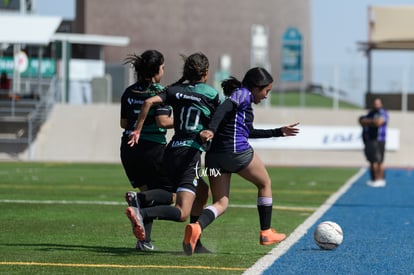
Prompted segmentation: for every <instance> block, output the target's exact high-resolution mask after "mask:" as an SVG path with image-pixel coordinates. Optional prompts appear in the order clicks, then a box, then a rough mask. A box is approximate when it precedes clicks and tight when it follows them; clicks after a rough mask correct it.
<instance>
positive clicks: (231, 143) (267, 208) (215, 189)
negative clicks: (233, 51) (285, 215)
mask: <svg viewBox="0 0 414 275" xmlns="http://www.w3.org/2000/svg"><path fill="white" fill-rule="evenodd" d="M272 83H273V78H272V76H271V75H270V74H269V73H268V72H267V71H266V70H265V69H263V68H253V69H250V70H249V71H248V72H247V73H246V74H245V76H244V79H243V81H242V82H240V81H239V80H237V79H235V78H230V79H228V80H225V81H224V82H223V83H222V87H223V91H224V95H225V96H227V98H226V99H225V100H224V102H223V104H221V105H220V106H219V107H218V109H217V110H216V113H215V114H214V116H213V118H212V120H211V122H210V124H209V128H208V129H207V130H204V131H202V132H201V133H200V136H201V139H202V140H203V141H210V140H212V144H211V148H210V150H209V151H208V152H207V153H206V167H207V168H208V169H214V170H216V171H220V173H218V174H217V175H213V176H209V181H210V188H211V193H212V196H213V205H211V206H208V207H207V208H205V209H204V210H203V212H202V214H201V215H200V217H199V219H198V221H197V222H196V223H192V224H188V225H187V226H186V229H185V236H184V241H183V248H184V252H185V253H186V254H187V255H192V254H193V253H194V247H195V243H196V241H197V239H199V237H200V235H201V231H202V230H203V229H205V228H206V227H207V226H208V225H209V224H210V223H212V222H213V221H214V220H215V219H216V218H217V217H218V216H220V215H221V214H223V213H224V211H225V210H226V209H227V207H228V204H229V190H230V180H231V175H232V173H237V174H239V175H240V176H241V177H243V178H245V179H246V180H248V181H250V182H252V183H253V184H254V185H256V187H257V190H258V198H257V208H258V211H259V220H260V228H261V231H260V244H262V245H269V244H272V243H277V242H280V241H282V240H283V239H285V237H286V236H285V234H282V233H277V232H276V231H275V230H274V229H272V228H271V218H272V189H271V180H270V177H269V174H268V173H267V170H266V168H265V166H264V164H263V162H262V161H261V160H260V158H259V156H258V155H257V154H256V153H255V152H254V151H253V148H252V147H251V145H250V144H249V141H248V138H268V137H280V136H295V135H296V134H297V133H298V132H299V130H298V129H297V128H296V126H297V125H298V123H295V124H292V125H289V126H284V127H281V128H277V129H269V130H261V129H254V128H253V117H254V116H253V108H252V103H255V104H258V103H259V102H260V101H261V100H263V99H265V98H267V95H268V93H269V92H270V91H271V90H272ZM213 137H214V138H213Z"/></svg>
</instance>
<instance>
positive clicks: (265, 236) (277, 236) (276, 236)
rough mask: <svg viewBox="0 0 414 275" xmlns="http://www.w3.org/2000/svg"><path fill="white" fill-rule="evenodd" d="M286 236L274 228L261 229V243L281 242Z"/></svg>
mask: <svg viewBox="0 0 414 275" xmlns="http://www.w3.org/2000/svg"><path fill="white" fill-rule="evenodd" d="M285 238H286V235H285V234H283V233H277V232H276V230H274V229H273V228H269V229H267V230H262V231H260V244H261V245H269V244H273V243H279V242H281V241H283V240H284V239H285Z"/></svg>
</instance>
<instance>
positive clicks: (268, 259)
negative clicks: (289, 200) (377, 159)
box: [243, 168, 366, 275]
mask: <svg viewBox="0 0 414 275" xmlns="http://www.w3.org/2000/svg"><path fill="white" fill-rule="evenodd" d="M365 171H366V169H365V168H363V169H361V170H360V171H359V172H358V173H356V174H355V175H354V176H353V177H352V178H350V179H349V180H348V181H347V182H346V183H345V184H344V185H343V186H342V187H341V188H340V189H339V190H338V191H337V192H335V193H334V194H332V195H331V196H330V197H329V198H328V199H327V200H326V201H325V203H324V204H322V205H321V206H320V207H319V208H318V209H317V210H316V211H315V212H314V213H313V214H312V215H311V216H309V217H308V218H307V219H306V220H305V221H304V222H303V223H302V224H301V225H300V226H298V227H297V228H296V229H295V231H293V232H292V234H290V235H289V237H287V238H286V240H284V241H283V242H281V243H280V244H278V245H277V246H276V247H275V248H273V249H272V250H271V251H270V252H269V253H268V254H267V255H266V256H264V257H263V258H261V259H259V260H258V261H257V262H256V263H255V264H254V265H253V266H251V267H250V268H249V269H247V270H246V271H245V272H244V273H243V275H257V274H262V273H263V271H265V270H266V269H267V268H268V267H270V266H271V265H272V264H273V263H274V262H275V261H276V260H277V259H278V258H280V257H281V256H282V255H283V254H285V253H286V252H287V251H288V250H289V248H290V247H291V246H292V245H294V244H295V243H296V242H297V241H298V240H299V239H300V238H302V237H303V236H304V235H305V234H306V232H307V231H308V230H309V228H310V227H312V226H313V225H314V224H315V222H316V221H317V220H319V218H320V217H322V215H323V214H325V212H326V211H328V210H329V208H331V206H332V205H333V204H334V203H335V202H336V201H337V200H338V199H339V198H340V197H341V196H342V195H343V194H344V193H345V192H346V191H347V190H348V189H349V188H350V187H351V186H352V185H353V184H354V183H355V182H356V181H357V179H358V178H360V177H361V175H362V174H363V173H365Z"/></svg>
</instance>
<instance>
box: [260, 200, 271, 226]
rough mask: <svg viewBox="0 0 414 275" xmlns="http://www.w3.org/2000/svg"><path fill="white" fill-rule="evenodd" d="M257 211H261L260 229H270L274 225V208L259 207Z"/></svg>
mask: <svg viewBox="0 0 414 275" xmlns="http://www.w3.org/2000/svg"><path fill="white" fill-rule="evenodd" d="M257 210H258V211H259V219H260V229H261V230H266V229H269V228H270V225H271V223H272V206H271V205H258V206H257Z"/></svg>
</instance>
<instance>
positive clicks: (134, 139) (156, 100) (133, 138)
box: [128, 95, 163, 147]
mask: <svg viewBox="0 0 414 275" xmlns="http://www.w3.org/2000/svg"><path fill="white" fill-rule="evenodd" d="M162 102H163V101H162V99H161V97H159V96H157V95H156V96H153V97H150V98H148V99H147V100H145V102H144V104H143V105H142V107H141V111H140V113H139V115H138V118H137V124H136V126H135V130H134V131H132V132H131V134H130V135H129V141H128V144H129V145H130V146H131V147H132V146H134V145H135V144H137V143H138V140H139V136H140V135H141V130H142V127H143V126H144V121H145V119H146V118H147V116H148V112H149V110H150V109H151V107H152V106H153V105H155V104H161V103H162Z"/></svg>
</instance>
